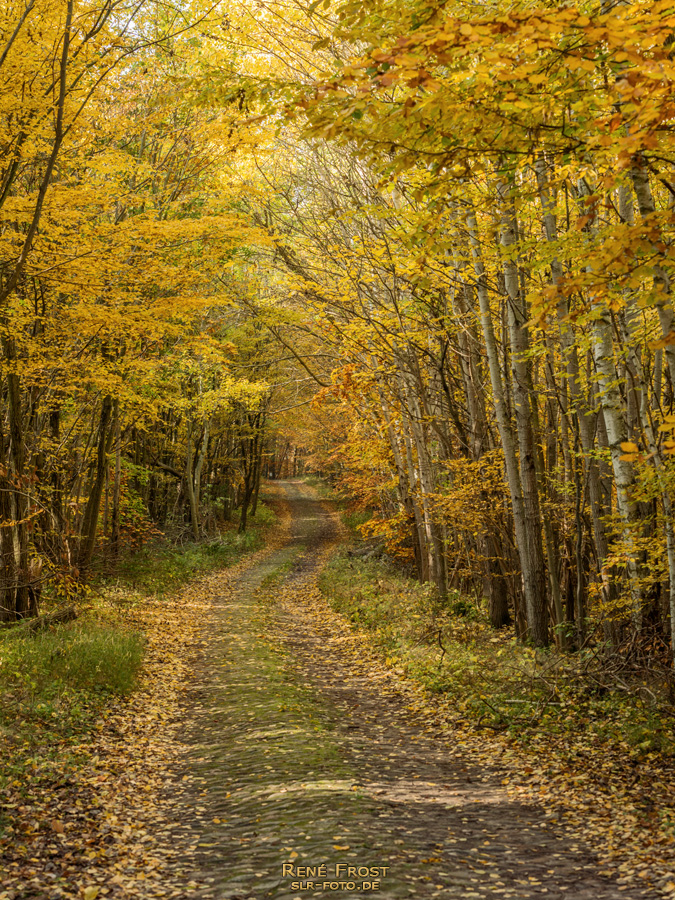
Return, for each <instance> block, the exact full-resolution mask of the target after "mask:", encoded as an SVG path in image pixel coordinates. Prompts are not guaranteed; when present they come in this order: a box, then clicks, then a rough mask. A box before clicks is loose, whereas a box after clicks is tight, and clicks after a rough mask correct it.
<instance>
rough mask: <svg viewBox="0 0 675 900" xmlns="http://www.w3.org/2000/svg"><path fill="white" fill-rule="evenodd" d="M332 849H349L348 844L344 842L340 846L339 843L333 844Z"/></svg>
mask: <svg viewBox="0 0 675 900" xmlns="http://www.w3.org/2000/svg"><path fill="white" fill-rule="evenodd" d="M333 850H349V844H344V845H342V846H341V845H340V844H333Z"/></svg>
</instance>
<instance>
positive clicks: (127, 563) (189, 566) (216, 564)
mask: <svg viewBox="0 0 675 900" xmlns="http://www.w3.org/2000/svg"><path fill="white" fill-rule="evenodd" d="M276 521H277V517H276V515H275V514H274V512H273V511H272V510H271V509H270V508H269V507H267V506H264V505H263V504H260V505H259V506H258V510H257V512H256V515H255V517H254V518H252V519H250V520H249V527H248V529H247V530H246V531H245V532H244V534H239V533H238V532H237V529H236V526H234V525H233V526H232V528H231V529H228V530H227V531H223V532H222V533H221V534H220V536H219V537H218V538H216V539H214V540H209V541H203V542H202V543H199V544H192V543H190V544H185V545H183V546H172V545H169V544H159V545H155V546H150V547H148V548H147V549H145V550H141V551H140V552H139V553H134V554H133V555H132V556H129V557H128V558H126V559H123V560H121V562H120V564H119V566H118V567H117V570H116V571H115V575H114V578H113V579H108V580H107V582H108V584H111V583H112V584H115V585H116V586H118V587H129V588H132V589H135V590H138V591H140V592H141V593H142V594H152V595H155V596H160V597H161V596H166V595H168V594H171V593H173V592H174V591H176V590H177V589H178V588H179V587H181V585H183V584H185V583H186V582H187V581H189V580H190V579H191V578H194V577H196V576H197V575H203V574H206V573H207V572H211V571H213V570H214V569H222V568H225V567H227V566H231V565H234V563H236V562H238V561H239V560H240V559H241V557H242V556H245V555H247V554H248V553H254V552H255V551H256V550H260V549H261V547H262V546H263V544H264V543H265V535H266V533H267V531H268V529H269V528H270V526H271V525H273V524H275V523H276ZM103 583H104V584H105V583H106V582H103Z"/></svg>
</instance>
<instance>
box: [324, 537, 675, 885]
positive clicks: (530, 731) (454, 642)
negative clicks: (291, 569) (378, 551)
mask: <svg viewBox="0 0 675 900" xmlns="http://www.w3.org/2000/svg"><path fill="white" fill-rule="evenodd" d="M319 585H320V588H321V591H322V593H323V595H324V596H325V597H326V598H327V600H328V602H329V603H330V604H331V606H332V607H333V609H334V610H336V611H337V612H338V613H339V614H340V615H341V616H343V617H344V618H346V619H347V620H348V621H349V622H350V623H351V625H352V627H353V628H355V629H357V630H358V631H359V632H360V633H361V634H367V635H368V636H369V640H370V643H371V645H372V646H373V647H374V649H375V650H376V651H377V652H378V654H379V655H380V657H381V658H384V659H385V661H386V662H387V663H388V664H389V665H390V666H392V667H393V668H395V669H396V671H397V672H398V673H399V674H401V675H405V676H407V677H409V678H411V679H412V680H413V681H414V682H415V683H417V684H419V685H420V686H421V687H422V688H423V689H424V691H425V695H426V697H427V698H428V702H429V708H430V711H431V714H432V715H433V716H436V717H438V716H440V718H441V720H443V721H444V722H445V723H446V724H448V725H450V727H451V728H452V729H453V731H455V733H456V734H457V739H458V740H459V741H460V742H461V743H463V744H465V745H466V748H467V750H468V751H469V752H471V754H472V755H474V756H476V757H478V758H481V759H484V760H485V762H487V763H495V762H496V763H497V764H498V765H499V766H500V767H501V766H502V765H503V766H504V768H505V769H506V777H505V779H504V784H505V785H508V787H509V790H512V791H514V792H516V793H518V794H519V795H522V796H524V797H525V798H526V799H528V800H534V801H537V802H542V803H543V804H544V805H545V806H548V807H550V808H555V809H556V814H557V815H559V816H560V817H562V818H563V819H564V820H565V821H566V822H567V823H568V824H569V825H571V826H572V827H573V828H574V829H575V830H576V831H577V832H578V833H580V834H581V835H582V836H583V837H584V838H585V839H586V840H588V841H590V842H591V843H592V844H593V846H594V847H595V848H596V849H597V850H598V851H599V855H600V858H601V861H602V862H603V864H605V865H606V866H607V868H608V870H610V869H611V870H613V871H616V870H617V869H618V870H619V874H620V875H621V876H622V877H625V878H629V879H634V878H637V879H639V880H641V881H643V883H644V881H647V882H649V883H652V884H654V885H655V886H657V887H658V888H660V889H661V890H662V891H663V892H664V893H665V894H666V895H667V896H675V804H674V802H673V794H672V785H673V783H674V780H675V757H674V756H673V748H674V747H675V741H674V738H675V727H674V721H673V717H672V713H671V712H670V711H669V709H668V705H667V704H665V703H664V704H659V703H654V702H653V701H650V698H649V694H648V693H647V692H645V693H644V695H642V696H641V695H640V692H639V691H637V692H631V693H630V694H629V695H628V694H622V693H621V692H620V691H605V690H602V691H599V690H594V689H593V686H592V683H591V682H589V681H588V680H586V681H584V680H583V679H581V678H578V677H577V675H578V670H577V667H578V666H579V665H580V662H579V660H578V659H575V658H573V657H567V658H566V657H564V656H562V655H560V654H554V653H547V652H539V651H534V650H533V649H532V648H528V647H525V646H523V645H522V644H518V643H517V642H516V641H515V640H514V638H513V635H512V633H508V632H504V633H496V632H494V631H492V630H491V629H490V628H489V624H488V623H487V621H486V620H485V618H484V616H482V614H481V612H480V610H478V609H476V608H474V606H473V605H472V604H471V603H470V602H464V601H462V600H460V598H455V599H454V601H451V602H450V603H448V602H445V603H440V602H439V601H438V600H437V599H435V597H434V593H433V591H432V590H431V588H430V587H429V586H423V585H419V584H418V583H417V582H416V581H414V580H412V579H409V578H405V577H404V576H401V575H399V574H397V573H396V572H395V571H394V570H393V569H392V568H391V567H390V566H389V565H387V564H386V563H385V562H383V561H381V560H377V559H361V558H359V557H358V556H355V555H349V554H348V553H342V554H340V555H337V556H335V557H334V558H333V559H332V560H331V561H330V563H329V564H328V566H327V568H326V569H325V570H324V572H323V574H322V576H321V577H320V580H319Z"/></svg>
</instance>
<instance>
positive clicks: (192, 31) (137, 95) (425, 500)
mask: <svg viewBox="0 0 675 900" xmlns="http://www.w3.org/2000/svg"><path fill="white" fill-rule="evenodd" d="M2 16H3V19H2V22H1V23H0V26H1V27H0V33H1V35H2V47H3V49H2V51H0V76H1V77H2V79H3V91H2V101H0V102H1V106H0V146H1V148H2V149H1V152H2V173H1V174H2V182H1V194H0V202H2V204H3V208H2V212H3V226H2V232H1V233H0V254H1V258H2V260H3V262H2V292H1V295H0V296H1V298H2V307H1V310H2V312H1V314H2V335H1V337H2V405H3V417H2V422H3V429H2V444H1V446H0V453H1V454H2V460H1V462H2V468H1V469H0V475H1V478H2V484H1V486H0V487H1V493H0V505H1V506H2V519H3V521H2V529H1V530H0V539H1V541H2V565H3V569H2V577H3V596H4V598H5V599H4V602H3V607H4V609H5V614H6V615H9V616H12V615H17V614H20V615H22V614H25V612H27V611H29V610H30V608H31V604H34V594H35V591H34V590H33V588H32V587H31V585H34V584H36V583H38V582H39V581H40V578H41V577H43V576H42V575H40V572H41V571H42V572H44V571H47V570H50V571H51V572H56V571H58V572H61V573H63V572H65V571H71V573H72V572H74V573H75V575H74V576H73V577H80V573H81V572H82V571H84V570H86V568H87V566H89V565H90V563H91V560H92V557H93V554H94V552H95V550H96V547H97V546H104V545H107V544H109V545H110V546H111V547H116V546H117V545H118V543H119V540H120V534H121V532H122V530H123V529H124V528H127V529H132V528H143V527H146V528H150V527H151V523H159V524H165V523H167V522H171V521H174V522H177V521H180V522H184V523H187V524H188V525H189V527H190V528H191V531H192V534H193V536H194V537H195V538H198V537H199V535H200V529H201V528H202V527H203V525H204V522H203V518H204V510H205V509H206V508H207V506H208V504H206V505H204V504H203V503H202V501H205V500H206V501H209V502H210V501H215V500H218V501H219V503H220V507H219V509H220V511H221V512H224V513H226V514H228V515H229V514H230V513H231V511H232V509H233V507H235V506H236V505H240V506H241V507H242V511H243V514H242V516H241V520H242V523H243V525H242V527H245V523H246V511H247V510H248V508H249V506H250V505H251V504H253V505H254V503H255V495H256V491H257V485H258V483H259V480H260V477H261V474H270V475H273V476H274V475H277V474H280V473H285V472H288V471H291V473H292V472H293V471H297V468H298V462H297V461H298V459H299V458H300V455H299V454H300V451H299V450H298V449H297V448H305V449H303V450H302V453H310V455H313V459H314V461H315V464H316V465H317V466H319V467H321V468H323V469H328V468H330V469H332V471H333V473H334V474H335V475H336V476H337V477H338V478H339V480H340V482H341V484H342V486H343V488H344V489H345V490H346V491H347V492H348V493H349V494H350V495H351V497H352V498H353V499H354V501H355V502H356V503H357V504H359V505H360V506H361V507H362V508H364V509H367V510H369V511H370V513H371V519H370V522H369V523H368V526H367V527H368V528H369V529H370V531H371V532H372V533H374V534H377V535H379V536H380V538H381V539H382V540H383V541H384V542H385V543H386V544H387V546H388V548H389V550H390V552H391V553H393V554H396V555H398V556H400V557H401V558H402V559H407V560H408V562H409V564H410V565H411V566H414V567H415V570H416V572H417V574H418V576H419V578H420V579H422V580H430V581H432V582H433V583H434V584H435V585H436V587H437V590H438V592H439V594H440V595H441V596H443V597H444V596H447V595H448V594H449V592H452V591H457V590H460V591H461V590H463V591H469V590H472V591H475V592H476V593H477V594H478V595H479V596H485V597H487V598H488V601H489V610H490V617H491V621H492V623H493V625H494V626H495V627H502V626H504V625H506V624H508V623H509V622H511V621H514V623H515V627H516V630H517V633H518V634H519V635H521V636H522V637H523V638H529V639H531V640H532V641H533V642H534V643H536V644H538V645H546V644H548V643H549V642H551V641H552V640H555V642H556V643H557V644H558V646H560V647H564V648H568V649H573V648H575V647H577V648H578V647H580V646H582V645H583V644H584V642H586V641H589V640H597V639H601V640H603V641H605V642H608V643H609V644H612V645H613V646H620V645H622V646H624V647H628V646H630V647H631V648H633V649H634V648H635V647H637V646H638V645H639V646H640V647H641V648H642V650H643V652H648V653H650V654H651V655H652V657H653V659H654V660H656V659H657V658H663V659H664V660H666V659H667V657H668V654H669V653H672V650H669V649H668V647H669V645H670V646H672V641H671V635H672V634H673V632H675V532H674V530H673V508H672V504H673V493H674V489H675V469H674V465H675V464H674V463H673V450H675V440H674V439H673V431H674V430H675V411H674V410H673V401H674V385H675V313H674V311H673V305H672V285H671V281H672V274H673V272H672V269H673V250H672V233H673V221H674V214H675V202H674V200H675V181H674V180H673V171H674V169H675V156H674V150H675V146H674V145H673V139H672V123H673V118H674V116H675V106H674V105H673V100H672V88H673V79H674V76H675V64H674V62H673V58H672V57H673V53H672V50H671V45H672V42H673V34H674V33H675V9H674V8H673V7H672V6H670V5H669V4H668V2H666V0H664V2H659V3H656V4H652V5H651V6H649V7H646V6H644V5H642V4H638V3H617V4H611V3H603V4H599V5H597V6H588V5H587V4H584V5H580V4H575V3H570V4H564V5H562V6H556V7H551V6H550V5H549V6H546V5H544V6H540V7H537V6H532V5H531V4H529V3H528V4H525V3H522V2H517V3H515V4H514V3H511V4H509V5H508V7H507V6H505V5H504V4H496V5H495V6H493V7H486V6H485V5H476V4H471V3H464V2H434V0H431V2H429V0H424V2H422V0H420V2H415V0H405V2H404V0H373V2H369V3H356V2H353V3H350V2H346V3H343V4H340V5H338V6H337V7H334V6H331V3H330V2H324V3H322V4H318V3H311V4H310V3H303V2H301V0H298V2H293V0H287V2H276V0H265V2H258V3H256V4H247V3H243V4H239V5H234V4H231V5H228V4H217V5H215V6H204V7H203V8H199V4H197V3H193V4H188V5H186V6H185V8H184V9H182V10H181V11H177V10H176V9H174V7H170V6H164V5H162V4H161V3H159V2H158V3H145V4H141V5H140V6H138V5H136V6H132V5H128V6H127V4H126V3H125V2H124V0H119V2H106V3H103V4H93V3H88V2H82V3H75V0H70V2H51V0H33V2H29V3H28V5H19V4H17V5H16V6H14V7H13V6H12V5H11V4H10V5H9V6H7V7H6V8H5V10H4V11H3V13H2ZM279 428H281V429H282V431H283V434H280V432H279ZM291 459H293V462H292V464H291V463H290V460H291ZM289 466H290V468H289ZM216 506H218V504H216ZM202 507H203V508H202ZM142 523H145V524H144V525H143V524H142ZM106 542H107V543H106ZM68 567H70V568H68ZM644 648H648V651H644Z"/></svg>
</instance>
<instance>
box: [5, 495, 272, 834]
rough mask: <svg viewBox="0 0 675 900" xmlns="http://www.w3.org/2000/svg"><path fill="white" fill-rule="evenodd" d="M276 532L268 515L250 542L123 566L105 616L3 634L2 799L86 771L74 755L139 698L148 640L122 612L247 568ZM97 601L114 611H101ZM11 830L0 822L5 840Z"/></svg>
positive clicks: (241, 539)
mask: <svg viewBox="0 0 675 900" xmlns="http://www.w3.org/2000/svg"><path fill="white" fill-rule="evenodd" d="M274 522H276V516H275V515H274V513H273V512H272V511H271V510H270V509H268V508H267V507H265V506H263V505H260V506H259V507H258V512H257V515H256V516H255V518H254V519H252V520H251V524H250V528H249V530H248V531H247V532H246V533H245V534H243V535H240V534H238V533H237V531H236V528H233V529H232V530H228V531H226V532H225V533H223V534H222V535H221V536H220V537H219V538H218V539H217V540H212V541H208V542H204V543H201V544H188V545H186V546H184V547H171V546H169V545H163V546H156V547H154V548H150V549H148V550H144V551H142V552H140V553H137V554H135V555H133V556H130V557H128V558H126V559H123V560H122V561H121V563H120V566H119V570H118V571H117V572H116V573H115V577H114V578H111V579H108V581H107V582H106V581H104V580H103V579H99V580H98V582H97V583H96V584H95V585H94V591H93V592H92V594H91V596H90V601H91V602H92V603H93V604H94V607H95V608H94V609H93V610H91V609H90V610H88V611H86V612H84V614H83V615H81V617H80V618H79V619H77V620H76V621H74V622H71V623H68V624H62V625H57V626H52V627H51V628H49V629H46V630H44V631H39V632H37V633H35V634H30V633H28V632H27V630H26V628H25V627H22V626H21V625H17V626H9V627H5V628H0V744H2V745H3V753H2V754H1V755H0V792H1V791H2V790H3V789H4V788H5V787H6V786H7V785H8V783H10V782H11V783H12V784H13V785H14V788H16V787H17V785H22V786H24V785H25V790H28V786H29V785H30V784H33V786H34V785H35V783H36V782H35V779H36V777H37V776H36V772H40V773H42V774H41V775H40V777H45V778H47V780H49V777H51V776H50V775H49V772H50V771H51V769H52V767H54V766H56V762H57V761H58V763H59V765H58V766H56V769H58V770H59V771H61V772H62V771H63V766H64V765H66V767H68V766H74V767H77V766H78V765H80V764H81V762H82V752H81V751H79V750H78V751H77V753H75V752H74V751H73V749H72V748H73V747H74V746H75V745H77V744H78V743H80V744H81V743H82V739H83V736H86V734H88V733H89V732H90V731H91V729H93V728H94V727H95V724H96V721H97V718H98V717H99V716H100V714H101V712H102V711H103V710H104V708H105V707H106V705H107V704H109V703H111V702H112V701H113V700H114V699H115V698H116V697H121V696H125V695H127V694H129V693H131V692H132V691H133V689H134V687H135V684H136V681H137V678H138V675H139V672H140V668H141V664H142V662H143V653H144V644H145V640H144V636H143V635H142V634H141V633H140V632H139V631H135V630H132V629H131V628H129V627H128V626H126V625H125V624H124V622H123V620H122V618H121V617H120V615H119V613H116V612H115V606H118V607H119V603H120V601H123V602H124V604H125V605H127V604H135V603H142V602H143V595H155V596H159V597H160V598H161V597H163V596H167V595H169V594H171V593H174V592H176V591H177V590H178V589H179V588H180V587H181V586H182V585H183V584H185V583H186V582H187V581H189V580H190V579H192V578H194V577H197V576H199V575H201V574H204V573H206V572H209V571H212V570H214V569H219V568H223V567H225V566H229V565H232V564H234V563H236V562H238V561H239V560H240V559H241V557H242V556H244V555H246V554H247V553H251V552H253V551H255V550H258V549H259V548H260V547H262V546H263V544H264V541H265V535H266V532H267V530H268V529H269V527H270V526H271V525H272V524H273V523H274ZM113 585H114V589H113ZM97 595H98V596H101V595H102V596H103V598H104V600H105V601H113V602H112V603H111V602H104V603H100V602H99V601H98V599H97ZM113 595H114V597H113ZM56 769H55V771H56ZM58 777H61V776H58ZM18 789H19V790H20V791H23V790H24V787H19V788H18ZM6 824H7V823H6V821H5V823H4V825H6ZM3 827H4V826H3V820H2V818H1V817H0V834H1V833H2V830H3Z"/></svg>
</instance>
